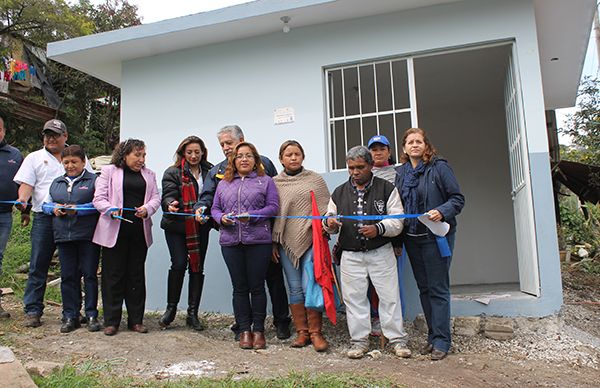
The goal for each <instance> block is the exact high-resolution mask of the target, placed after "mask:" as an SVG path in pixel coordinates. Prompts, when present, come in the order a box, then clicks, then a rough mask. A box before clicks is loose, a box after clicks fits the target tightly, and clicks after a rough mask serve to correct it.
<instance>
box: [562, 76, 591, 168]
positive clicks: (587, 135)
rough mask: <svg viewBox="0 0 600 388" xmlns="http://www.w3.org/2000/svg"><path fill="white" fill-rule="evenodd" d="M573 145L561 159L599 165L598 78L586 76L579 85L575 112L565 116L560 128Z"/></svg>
mask: <svg viewBox="0 0 600 388" xmlns="http://www.w3.org/2000/svg"><path fill="white" fill-rule="evenodd" d="M560 131H561V132H562V133H564V134H567V135H569V136H570V137H571V139H572V141H573V145H572V146H571V147H570V148H569V149H568V150H567V152H566V153H563V154H562V155H563V159H568V160H572V161H575V162H581V163H586V164H592V165H595V166H600V80H598V79H596V78H590V77H586V78H584V80H583V81H582V83H581V85H580V87H579V93H578V97H577V112H575V113H574V114H572V115H569V116H567V123H566V127H565V128H562V129H561V130H560Z"/></svg>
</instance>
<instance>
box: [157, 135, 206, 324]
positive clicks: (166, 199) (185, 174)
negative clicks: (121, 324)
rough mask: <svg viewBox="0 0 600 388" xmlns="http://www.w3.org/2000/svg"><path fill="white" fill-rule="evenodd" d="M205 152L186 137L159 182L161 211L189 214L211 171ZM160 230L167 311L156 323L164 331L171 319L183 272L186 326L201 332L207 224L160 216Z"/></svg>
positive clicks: (201, 145)
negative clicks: (166, 264) (166, 261)
mask: <svg viewBox="0 0 600 388" xmlns="http://www.w3.org/2000/svg"><path fill="white" fill-rule="evenodd" d="M207 157H208V151H207V150H206V146H205V145H204V142H203V141H202V139H200V138H199V137H197V136H188V137H186V138H185V139H183V141H182V142H181V144H179V147H177V151H176V153H175V164H173V165H172V166H171V167H169V168H167V170H166V171H165V173H164V175H163V179H162V190H163V191H162V203H161V204H162V209H163V211H164V212H167V213H189V214H193V213H194V212H193V206H194V204H195V203H196V201H197V199H198V196H199V195H200V193H201V192H202V186H203V182H204V178H205V177H206V174H207V173H208V171H209V170H210V169H211V168H212V164H210V163H209V162H208V161H207V160H206V159H207ZM160 227H161V228H163V229H164V230H165V239H166V240H167V246H168V247H169V253H170V255H171V269H170V270H169V276H168V282H167V309H166V311H165V313H164V314H163V315H162V316H161V317H160V319H159V321H158V323H159V324H160V326H161V327H167V326H169V325H170V324H171V322H173V320H174V319H175V315H176V314H177V304H178V303H179V297H180V295H181V288H182V286H183V278H184V277H185V270H186V269H188V272H189V284H188V309H187V318H186V324H187V325H188V326H190V327H191V328H193V329H194V330H198V331H199V330H203V329H204V325H203V324H202V322H200V320H199V319H198V307H199V306H200V297H201V296H202V288H203V285H204V258H205V256H206V249H207V247H208V234H209V232H210V224H204V225H200V224H199V223H198V222H196V221H195V219H194V217H186V216H183V215H174V214H163V218H162V220H161V223H160Z"/></svg>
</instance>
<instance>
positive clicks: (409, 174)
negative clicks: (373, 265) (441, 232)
mask: <svg viewBox="0 0 600 388" xmlns="http://www.w3.org/2000/svg"><path fill="white" fill-rule="evenodd" d="M402 147H403V151H404V153H403V154H402V156H401V157H400V161H401V162H402V163H403V164H402V165H401V166H399V167H398V168H397V169H396V171H397V173H398V174H397V176H396V187H397V188H398V191H399V192H400V196H401V198H402V203H403V204H404V211H405V213H407V214H416V213H418V214H420V213H428V214H429V219H430V220H431V221H435V222H438V221H445V222H447V223H448V224H450V230H449V232H448V234H447V235H446V237H445V240H444V239H443V238H441V239H440V238H436V236H435V235H433V234H432V233H431V232H430V231H429V230H428V229H427V227H426V226H425V225H423V224H422V223H420V222H419V221H418V220H417V219H416V218H412V219H407V220H406V221H405V227H404V232H403V233H402V239H403V242H404V246H405V248H406V252H407V253H408V257H409V259H410V263H411V266H412V269H413V273H414V276H415V280H416V282H417V286H418V287H419V297H420V299H421V307H422V308H423V313H424V315H425V320H426V321H427V328H428V337H427V344H426V345H425V347H424V348H423V349H422V350H421V353H422V354H431V359H432V360H434V361H437V360H441V359H443V358H444V357H446V355H447V353H448V351H449V349H450V345H451V334H450V262H451V261H452V251H453V249H454V238H455V234H456V218H455V217H456V216H457V215H458V214H459V213H460V211H461V210H462V208H463V206H464V203H465V197H464V196H463V195H462V194H461V192H460V188H459V186H458V182H457V181H456V177H455V176H454V172H453V171H452V169H451V168H450V166H449V165H448V163H447V162H446V161H445V160H444V159H441V158H439V157H437V156H436V150H435V148H434V147H433V145H432V144H431V142H430V141H429V139H428V138H427V134H426V133H425V131H423V130H422V129H420V128H410V129H407V130H406V132H405V133H404V136H403V137H402ZM446 244H447V245H446ZM448 248H449V249H448Z"/></svg>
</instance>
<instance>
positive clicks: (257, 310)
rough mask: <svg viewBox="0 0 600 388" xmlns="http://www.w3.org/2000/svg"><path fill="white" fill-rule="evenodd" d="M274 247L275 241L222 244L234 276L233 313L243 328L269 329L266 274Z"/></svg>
mask: <svg viewBox="0 0 600 388" xmlns="http://www.w3.org/2000/svg"><path fill="white" fill-rule="evenodd" d="M271 251H272V245H271V244H256V245H241V244H240V245H236V246H232V247H221V252H222V253H223V258H224V259H225V264H227V269H228V270H229V276H230V277H231V284H232V286H233V313H234V314H235V321H236V322H237V324H238V326H239V330H240V331H251V330H253V331H264V330H265V317H266V316H267V294H266V293H265V276H266V275H267V267H268V265H269V262H270V261H271Z"/></svg>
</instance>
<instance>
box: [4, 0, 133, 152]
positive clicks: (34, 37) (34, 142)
mask: <svg viewBox="0 0 600 388" xmlns="http://www.w3.org/2000/svg"><path fill="white" fill-rule="evenodd" d="M139 24H141V20H140V18H139V17H138V15H137V7H136V6H135V5H132V4H130V3H129V2H128V1H127V0H106V1H105V2H104V3H102V4H100V5H97V6H94V5H92V4H91V2H90V1H89V0H80V1H79V2H78V3H76V4H74V5H69V4H68V3H66V2H65V1H63V0H17V1H14V0H0V36H10V37H11V38H16V39H20V40H21V41H23V42H27V43H29V44H31V45H34V46H37V47H43V48H45V47H46V44H47V43H49V42H52V41H57V40H64V39H70V38H75V37H78V36H82V35H87V34H92V33H99V32H104V31H110V30H115V29H120V28H124V27H129V26H134V25H139ZM6 49H7V50H9V51H10V48H6ZM43 71H44V73H45V74H46V76H47V78H48V80H49V82H50V83H51V84H52V85H53V87H54V89H55V90H56V92H57V94H58V95H59V97H60V99H61V104H60V106H59V112H58V118H60V119H61V120H63V121H64V122H65V123H66V124H67V127H68V128H69V137H70V138H69V142H70V143H71V144H80V145H82V146H84V148H85V149H86V150H87V153H88V155H90V156H96V155H101V154H107V153H110V152H111V151H112V149H113V147H114V145H115V144H116V143H117V142H118V139H119V130H120V123H119V116H120V100H121V95H120V90H119V89H118V88H116V87H115V86H113V85H110V84H107V83H105V82H102V81H100V80H97V79H95V78H93V77H91V76H89V75H86V74H84V73H82V72H80V71H77V70H75V69H72V68H70V67H68V66H64V65H62V64H59V63H57V62H54V61H51V60H50V61H48V64H47V66H46V68H45V69H43ZM28 98H29V99H31V100H35V101H36V102H41V101H43V99H40V97H39V96H36V95H32V94H30V95H29V96H28ZM10 108H11V106H10V105H7V106H6V107H3V106H2V105H1V104H0V111H2V113H3V114H4V115H5V116H7V119H8V123H9V127H11V128H12V130H10V131H9V132H8V133H7V140H8V141H9V142H11V143H13V144H15V145H16V146H17V147H19V148H20V149H21V150H22V151H24V152H29V151H32V150H35V149H37V148H39V146H40V138H39V132H40V128H41V125H40V123H37V122H31V121H26V120H21V119H16V118H14V117H12V110H14V109H12V110H11V109H10Z"/></svg>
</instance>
